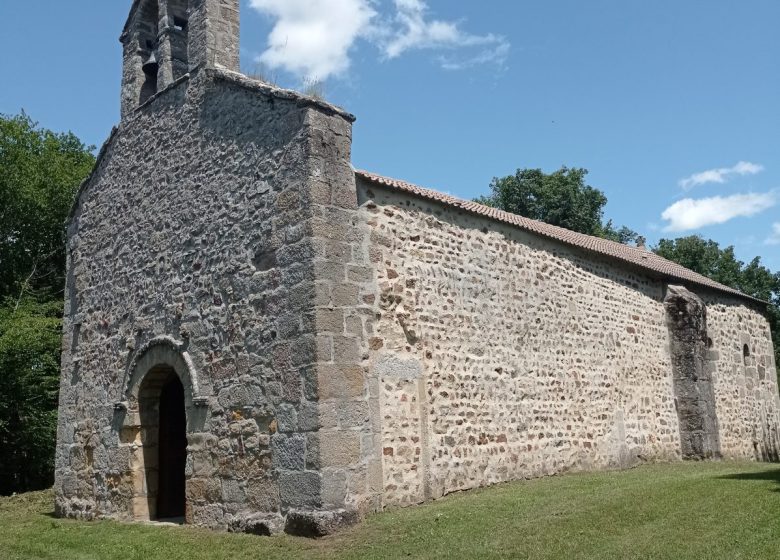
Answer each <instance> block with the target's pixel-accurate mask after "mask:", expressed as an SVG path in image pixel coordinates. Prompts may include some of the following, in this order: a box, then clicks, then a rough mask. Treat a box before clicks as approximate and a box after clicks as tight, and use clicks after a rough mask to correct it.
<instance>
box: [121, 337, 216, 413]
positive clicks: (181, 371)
mask: <svg viewBox="0 0 780 560" xmlns="http://www.w3.org/2000/svg"><path fill="white" fill-rule="evenodd" d="M158 365H167V366H170V367H172V368H173V369H174V370H175V371H176V374H177V375H178V376H179V379H181V382H182V385H184V390H185V395H186V398H187V401H188V402H187V405H193V406H196V407H205V406H207V405H208V400H209V398H208V395H206V394H204V393H203V392H202V389H201V386H200V382H199V379H198V372H197V370H196V369H195V364H194V363H193V361H192V358H191V357H190V355H189V353H187V351H186V350H185V344H184V343H183V342H180V341H178V340H176V339H174V338H173V337H170V336H158V337H156V338H154V339H152V340H150V341H149V342H147V343H146V344H144V345H143V346H141V347H140V348H139V349H138V351H136V353H135V357H134V358H133V361H132V362H131V363H130V366H129V367H128V368H127V371H126V372H125V377H124V381H123V383H122V393H121V398H122V400H121V401H119V402H117V403H115V404H114V408H115V409H116V410H127V409H128V406H129V404H128V402H129V400H130V399H131V398H132V399H137V398H138V390H139V388H140V386H141V381H143V378H144V376H145V375H146V373H147V372H148V371H149V370H151V369H152V368H153V367H154V366H158Z"/></svg>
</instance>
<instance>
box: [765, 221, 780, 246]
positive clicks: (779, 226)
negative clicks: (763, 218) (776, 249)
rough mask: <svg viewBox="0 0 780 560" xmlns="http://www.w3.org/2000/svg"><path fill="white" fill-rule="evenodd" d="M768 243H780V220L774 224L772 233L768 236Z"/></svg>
mask: <svg viewBox="0 0 780 560" xmlns="http://www.w3.org/2000/svg"><path fill="white" fill-rule="evenodd" d="M765 243H766V244H767V245H780V222H775V223H774V224H772V233H771V234H770V235H769V237H767V238H766V241H765Z"/></svg>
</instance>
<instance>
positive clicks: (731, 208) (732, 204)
mask: <svg viewBox="0 0 780 560" xmlns="http://www.w3.org/2000/svg"><path fill="white" fill-rule="evenodd" d="M775 202H776V197H775V194H774V193H773V192H768V193H747V194H735V195H732V196H725V197H723V196H714V197H711V198H700V199H693V198H686V199H683V200H680V201H678V202H675V203H674V204H672V205H671V206H670V207H669V208H667V209H666V210H664V212H663V214H661V218H663V219H664V220H666V221H667V222H668V224H667V225H666V227H664V231H688V230H692V229H698V228H700V227H704V226H709V225H714V224H723V223H725V222H728V221H729V220H732V219H734V218H739V217H748V216H753V215H755V214H758V213H759V212H763V211H764V210H766V209H768V208H771V207H772V206H774V204H775Z"/></svg>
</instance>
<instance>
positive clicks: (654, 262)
mask: <svg viewBox="0 0 780 560" xmlns="http://www.w3.org/2000/svg"><path fill="white" fill-rule="evenodd" d="M355 174H356V175H357V176H359V177H362V178H364V179H366V180H368V181H371V182H373V183H377V184H380V185H385V186H388V187H393V188H396V189H400V190H402V191H405V192H408V193H411V194H415V195H417V196H421V197H423V198H427V199H429V200H435V201H437V202H441V203H443V204H447V205H449V206H454V207H456V208H460V209H463V210H465V211H467V212H471V213H473V214H478V215H481V216H484V217H487V218H491V219H493V220H497V221H499V222H503V223H506V224H510V225H514V226H516V227H519V228H521V229H523V230H525V231H529V232H531V233H535V234H537V235H540V236H542V237H547V238H550V239H554V240H556V241H558V242H561V243H564V244H566V245H570V246H574V247H577V248H579V249H584V250H586V251H590V252H593V253H596V254H599V255H602V256H607V257H611V258H615V259H618V260H621V261H623V262H626V263H629V264H631V265H633V266H637V267H639V268H641V269H644V270H649V271H652V272H654V273H656V274H661V275H663V276H666V277H668V278H670V279H674V280H678V281H682V282H691V283H694V284H697V285H700V286H703V287H706V288H710V289H714V290H718V291H721V292H725V293H727V294H730V295H733V296H738V297H741V298H745V299H748V300H751V301H753V302H758V303H761V304H763V305H766V303H767V302H765V301H763V300H760V299H758V298H755V297H753V296H749V295H747V294H745V293H743V292H740V291H739V290H736V289H734V288H730V287H728V286H726V285H724V284H721V283H719V282H716V281H714V280H712V279H710V278H707V277H706V276H704V275H702V274H699V273H698V272H694V271H693V270H690V269H688V268H685V267H684V266H682V265H680V264H678V263H676V262H674V261H670V260H668V259H665V258H664V257H661V256H660V255H657V254H655V253H653V252H652V251H649V250H646V249H640V248H638V247H631V246H630V245H624V244H622V243H618V242H617V241H612V240H610V239H604V238H601V237H595V236H593V235H587V234H584V233H579V232H576V231H572V230H569V229H566V228H563V227H560V226H555V225H552V224H548V223H546V222H541V221H539V220H533V219H531V218H526V217H525V216H520V215H518V214H513V213H511V212H506V211H505V210H499V209H498V208H493V207H490V206H486V205H484V204H480V203H479V202H473V201H468V200H464V199H462V198H458V197H455V196H452V195H449V194H445V193H442V192H440V191H435V190H432V189H426V188H424V187H420V186H418V185H415V184H413V183H409V182H407V181H403V180H400V179H392V178H390V177H385V176H382V175H378V174H376V173H372V172H370V171H364V170H360V169H355Z"/></svg>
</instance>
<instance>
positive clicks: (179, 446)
mask: <svg viewBox="0 0 780 560" xmlns="http://www.w3.org/2000/svg"><path fill="white" fill-rule="evenodd" d="M138 409H139V413H140V420H141V430H140V436H141V445H142V449H143V465H144V467H143V470H142V472H141V473H140V474H142V475H143V479H144V480H143V482H142V487H143V488H144V490H145V492H144V493H145V498H146V499H145V502H146V503H145V504H144V506H145V508H148V519H150V520H171V521H179V522H184V515H185V510H186V497H185V485H186V478H185V472H184V471H185V465H186V462H187V416H186V412H185V397H184V386H183V385H182V383H181V380H180V379H179V376H178V375H177V374H176V371H175V370H174V369H173V368H172V367H170V366H165V365H158V366H155V367H153V368H152V369H151V370H149V372H148V373H147V374H146V376H144V380H143V382H142V383H141V387H140V390H139V392H138Z"/></svg>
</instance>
